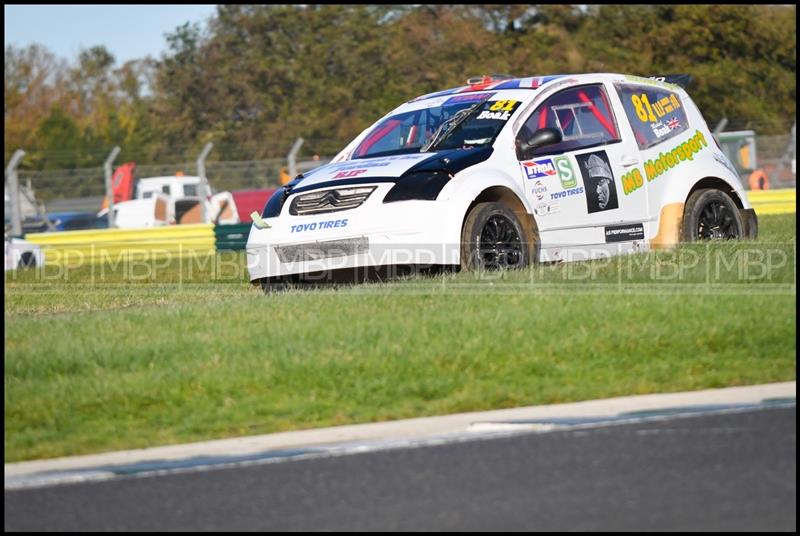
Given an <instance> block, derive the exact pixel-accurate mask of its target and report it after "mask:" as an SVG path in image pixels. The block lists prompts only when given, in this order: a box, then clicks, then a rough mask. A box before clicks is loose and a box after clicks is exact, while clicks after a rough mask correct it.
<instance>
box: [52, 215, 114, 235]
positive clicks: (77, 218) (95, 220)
mask: <svg viewBox="0 0 800 536" xmlns="http://www.w3.org/2000/svg"><path fill="white" fill-rule="evenodd" d="M47 219H48V220H50V223H51V224H52V225H53V227H55V230H56V231H81V230H85V229H106V228H107V227H108V216H107V215H103V216H98V215H97V213H96V212H51V213H49V214H48V215H47Z"/></svg>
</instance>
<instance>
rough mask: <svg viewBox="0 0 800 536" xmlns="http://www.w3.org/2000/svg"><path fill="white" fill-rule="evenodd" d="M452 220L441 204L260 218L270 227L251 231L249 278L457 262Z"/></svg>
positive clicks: (455, 225) (403, 203)
mask: <svg viewBox="0 0 800 536" xmlns="http://www.w3.org/2000/svg"><path fill="white" fill-rule="evenodd" d="M376 197H377V196H376ZM380 198H382V196H380V197H379V199H380ZM456 220H458V218H455V217H454V215H451V214H449V211H448V205H447V203H443V202H441V201H400V202H396V203H386V204H384V203H382V202H374V203H371V204H369V205H366V204H365V205H364V206H361V207H359V208H356V209H353V210H345V211H339V212H330V213H325V214H319V215H314V216H291V215H289V214H288V213H286V211H284V213H283V214H282V215H281V216H279V217H277V218H269V219H265V220H264V221H265V222H266V223H267V224H269V225H270V227H269V228H265V229H259V228H257V227H256V226H255V225H253V227H252V228H251V230H250V236H249V238H248V241H247V248H246V249H247V264H248V270H249V272H250V280H251V281H256V280H260V279H263V278H269V277H278V276H285V275H292V274H306V275H309V274H319V275H320V276H322V275H323V274H325V273H330V272H332V271H335V270H341V269H349V268H359V267H378V266H389V265H424V266H428V265H447V264H458V263H459V258H460V244H459V238H460V237H459V232H460V228H461V221H460V220H458V221H456Z"/></svg>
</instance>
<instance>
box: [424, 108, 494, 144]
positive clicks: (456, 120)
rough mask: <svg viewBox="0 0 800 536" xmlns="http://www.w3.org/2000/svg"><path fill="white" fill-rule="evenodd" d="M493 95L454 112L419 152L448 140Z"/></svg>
mask: <svg viewBox="0 0 800 536" xmlns="http://www.w3.org/2000/svg"><path fill="white" fill-rule="evenodd" d="M491 97H492V94H489V95H487V96H486V97H484V98H483V99H481V100H479V101H478V102H476V103H475V104H473V105H472V106H470V107H469V108H464V109H463V110H459V111H457V112H456V113H454V114H453V116H452V117H450V118H449V119H447V120H446V121H444V122H443V123H442V124H441V125H439V128H437V129H436V132H434V133H433V136H431V139H429V140H428V141H426V142H425V144H424V145H423V146H422V147H420V149H419V152H421V153H425V152H428V151H430V150H431V149H433V148H434V147H436V146H437V145H439V144H440V143H442V142H443V141H444V140H446V139H447V138H448V137H449V136H450V134H452V133H453V132H455V130H456V128H457V127H458V125H460V124H461V123H463V122H464V121H466V120H467V119H469V118H470V117H472V115H473V114H474V113H475V112H477V111H478V110H479V109H480V108H481V106H483V104H484V103H485V102H486V101H488V100H489V99H490V98H491Z"/></svg>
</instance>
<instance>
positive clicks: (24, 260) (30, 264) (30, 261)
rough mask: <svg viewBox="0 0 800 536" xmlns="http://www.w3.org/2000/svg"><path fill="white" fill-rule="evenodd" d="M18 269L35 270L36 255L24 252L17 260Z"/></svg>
mask: <svg viewBox="0 0 800 536" xmlns="http://www.w3.org/2000/svg"><path fill="white" fill-rule="evenodd" d="M19 267H20V268H36V255H34V254H33V253H32V252H30V251H26V252H25V253H23V254H22V257H20V259H19Z"/></svg>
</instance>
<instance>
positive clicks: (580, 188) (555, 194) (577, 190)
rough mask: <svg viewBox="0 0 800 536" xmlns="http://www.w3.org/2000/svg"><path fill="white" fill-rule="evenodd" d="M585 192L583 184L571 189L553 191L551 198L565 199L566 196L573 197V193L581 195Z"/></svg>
mask: <svg viewBox="0 0 800 536" xmlns="http://www.w3.org/2000/svg"><path fill="white" fill-rule="evenodd" d="M582 193H583V186H578V187H577V188H570V189H569V190H562V191H560V192H553V193H552V194H550V199H564V198H565V197H572V196H573V195H580V194H582Z"/></svg>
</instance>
